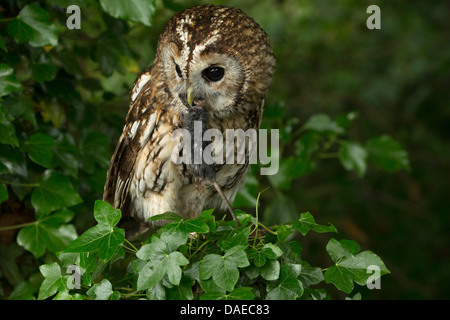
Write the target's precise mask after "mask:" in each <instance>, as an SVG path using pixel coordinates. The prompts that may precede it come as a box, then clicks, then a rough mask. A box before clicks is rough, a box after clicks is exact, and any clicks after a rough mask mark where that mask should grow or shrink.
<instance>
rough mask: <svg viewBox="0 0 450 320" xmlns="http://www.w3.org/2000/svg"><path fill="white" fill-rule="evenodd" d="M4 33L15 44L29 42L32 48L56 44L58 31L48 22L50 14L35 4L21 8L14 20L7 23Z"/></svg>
mask: <svg viewBox="0 0 450 320" xmlns="http://www.w3.org/2000/svg"><path fill="white" fill-rule="evenodd" d="M6 31H7V33H8V34H9V35H10V36H12V37H13V38H14V39H15V40H16V42H18V43H22V42H25V41H29V42H30V44H31V45H32V46H34V47H43V46H47V45H51V46H56V45H57V44H58V31H57V29H56V26H55V25H54V24H53V23H51V22H50V14H49V13H48V12H47V11H46V10H45V9H43V8H41V7H40V6H38V5H35V4H29V5H26V6H25V7H23V9H22V10H20V13H19V15H18V16H17V17H16V19H14V20H13V21H11V22H10V23H8V26H7V28H6Z"/></svg>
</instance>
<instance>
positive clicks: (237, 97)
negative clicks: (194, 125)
mask: <svg viewBox="0 0 450 320" xmlns="http://www.w3.org/2000/svg"><path fill="white" fill-rule="evenodd" d="M211 68H216V70H215V71H216V73H217V68H219V69H222V71H224V73H223V75H222V78H220V79H219V80H217V81H216V80H215V79H214V81H212V80H211V79H209V78H208V75H209V73H208V74H207V73H206V72H211ZM274 70H275V59H274V56H273V53H272V49H271V47H270V44H269V40H268V37H267V35H266V33H265V32H264V31H263V30H262V29H261V27H260V26H259V25H258V24H257V23H256V22H255V21H254V20H253V19H251V18H249V17H248V16H247V15H245V14H244V13H243V12H242V11H241V10H239V9H235V8H230V7H224V6H215V5H205V6H197V7H193V8H190V9H186V10H184V11H182V12H179V13H177V14H176V15H174V16H173V17H172V19H171V20H170V21H169V23H168V25H167V26H166V28H165V29H164V31H163V32H162V34H161V35H160V37H159V40H158V47H157V51H156V56H155V60H154V63H153V65H152V66H151V67H150V68H148V69H147V70H145V71H144V72H143V73H142V74H141V75H140V76H139V77H138V78H137V79H136V81H135V83H134V85H133V89H132V91H131V97H130V109H129V111H128V114H127V116H126V119H125V126H124V128H123V133H122V135H121V137H120V139H119V142H118V143H117V146H116V149H115V151H114V154H113V157H112V159H111V165H110V168H109V171H108V175H107V180H106V184H105V191H104V196H103V198H104V200H105V201H108V202H109V203H111V204H112V205H113V206H114V207H116V208H119V209H121V210H122V215H123V221H122V223H123V226H124V227H125V228H126V229H127V231H128V234H132V233H135V232H138V231H139V232H140V231H142V230H143V229H145V228H147V227H149V226H150V224H149V223H148V218H149V217H151V216H153V215H156V214H160V213H164V212H167V211H172V212H176V213H178V214H179V215H181V216H183V217H186V218H189V217H195V216H197V215H199V214H200V213H201V212H202V210H203V209H205V208H222V209H223V208H225V205H224V203H223V201H222V199H221V198H220V197H219V195H218V194H217V191H216V190H215V189H214V187H213V186H212V185H211V184H208V183H201V181H200V182H199V181H198V178H196V177H195V176H194V174H193V169H192V167H191V166H190V165H188V164H175V163H174V162H173V161H171V154H172V151H173V149H174V148H175V146H176V145H177V143H178V141H176V140H174V139H172V134H173V132H174V130H176V129H180V128H184V123H183V122H184V119H185V117H186V114H187V113H188V110H189V108H192V107H191V106H190V104H189V103H188V102H189V101H188V100H189V97H190V96H195V99H193V100H192V101H190V102H192V103H193V104H194V105H196V107H197V108H205V109H206V111H205V112H207V114H208V128H216V129H218V130H220V131H221V132H225V130H226V129H238V128H241V129H243V130H247V129H249V128H253V129H258V128H259V126H260V123H261V117H262V113H263V107H264V98H265V95H266V93H267V90H268V87H269V84H270V81H271V78H272V74H273V72H274ZM219 71H220V70H219ZM219 73H220V72H219ZM213 75H214V74H213ZM216 75H217V74H216ZM219 75H220V74H219ZM247 169H248V159H247V161H246V162H245V163H244V164H215V165H214V170H215V171H216V177H215V178H216V181H217V184H218V185H219V186H220V187H221V188H222V190H223V192H224V194H225V196H226V197H227V199H229V200H230V201H232V200H233V199H234V197H235V195H236V193H237V191H238V189H239V188H240V187H241V186H242V184H243V182H244V180H245V176H246V173H247ZM131 222H133V224H134V225H133V224H130V223H131ZM136 227H138V228H136ZM138 229H140V230H138Z"/></svg>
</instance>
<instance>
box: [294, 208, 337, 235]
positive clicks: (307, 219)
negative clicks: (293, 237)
mask: <svg viewBox="0 0 450 320" xmlns="http://www.w3.org/2000/svg"><path fill="white" fill-rule="evenodd" d="M292 228H293V229H294V230H297V231H299V232H300V233H301V234H302V235H304V236H305V235H306V234H307V233H308V232H309V230H313V231H315V232H318V233H326V232H337V230H336V228H335V227H334V226H333V225H332V224H330V225H329V226H322V225H320V224H317V223H316V221H315V220H314V217H313V215H312V214H311V213H309V212H305V213H302V214H301V215H300V219H299V220H298V221H295V222H294V223H293V224H292Z"/></svg>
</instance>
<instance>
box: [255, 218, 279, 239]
mask: <svg viewBox="0 0 450 320" xmlns="http://www.w3.org/2000/svg"><path fill="white" fill-rule="evenodd" d="M258 225H260V226H261V227H262V228H263V229H265V230H267V232H269V233H271V234H273V235H275V236H276V235H278V232H276V231H273V230H270V228H269V227H266V226H265V225H263V224H262V223H261V222H259V221H258Z"/></svg>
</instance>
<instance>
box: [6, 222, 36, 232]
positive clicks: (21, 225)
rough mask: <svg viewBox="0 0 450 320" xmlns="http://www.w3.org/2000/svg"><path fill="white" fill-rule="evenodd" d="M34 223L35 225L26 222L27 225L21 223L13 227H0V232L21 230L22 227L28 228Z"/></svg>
mask: <svg viewBox="0 0 450 320" xmlns="http://www.w3.org/2000/svg"><path fill="white" fill-rule="evenodd" d="M35 223H36V221H32V222H27V223H22V224H16V225H13V226H6V227H0V231H6V230H14V229H19V228H23V227H28V226H32V225H33V224H35Z"/></svg>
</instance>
